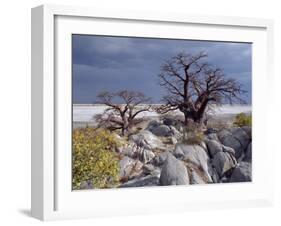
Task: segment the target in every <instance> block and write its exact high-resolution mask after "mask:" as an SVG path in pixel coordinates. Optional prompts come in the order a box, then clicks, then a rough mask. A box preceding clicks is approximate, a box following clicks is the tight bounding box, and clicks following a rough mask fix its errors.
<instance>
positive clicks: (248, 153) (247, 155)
mask: <svg viewBox="0 0 281 226" xmlns="http://www.w3.org/2000/svg"><path fill="white" fill-rule="evenodd" d="M243 161H245V162H252V143H250V144H249V145H248V147H247V150H246V151H245V156H244V158H243Z"/></svg>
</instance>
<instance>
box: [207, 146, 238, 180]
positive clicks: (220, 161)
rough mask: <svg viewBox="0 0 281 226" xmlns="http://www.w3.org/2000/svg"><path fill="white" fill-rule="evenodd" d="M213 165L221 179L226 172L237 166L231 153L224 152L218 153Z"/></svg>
mask: <svg viewBox="0 0 281 226" xmlns="http://www.w3.org/2000/svg"><path fill="white" fill-rule="evenodd" d="M212 163H213V166H214V168H215V169H216V172H217V173H218V175H219V177H220V178H222V177H223V176H224V175H225V173H226V172H228V171H229V170H231V169H232V168H234V167H235V166H236V164H237V163H236V160H235V158H233V157H232V156H231V155H230V154H229V153H227V152H223V151H221V152H218V153H217V154H216V155H215V156H214V158H213V160H212Z"/></svg>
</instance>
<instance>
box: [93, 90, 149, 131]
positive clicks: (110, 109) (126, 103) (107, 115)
mask: <svg viewBox="0 0 281 226" xmlns="http://www.w3.org/2000/svg"><path fill="white" fill-rule="evenodd" d="M97 97H98V101H97V103H99V104H104V105H106V106H107V108H106V109H105V111H104V112H103V114H97V115H96V116H95V119H96V120H97V122H98V125H99V126H100V127H105V128H107V129H109V130H111V131H113V130H120V131H121V135H122V136H124V135H126V134H128V133H129V132H130V130H131V129H132V127H133V126H135V125H137V124H139V123H141V122H142V121H143V118H142V117H137V116H139V114H140V113H141V112H146V111H150V110H151V105H150V104H149V103H150V98H148V97H146V96H145V95H144V94H143V93H141V92H135V91H127V90H123V91H119V92H116V93H110V92H102V93H100V94H99V95H98V96H97Z"/></svg>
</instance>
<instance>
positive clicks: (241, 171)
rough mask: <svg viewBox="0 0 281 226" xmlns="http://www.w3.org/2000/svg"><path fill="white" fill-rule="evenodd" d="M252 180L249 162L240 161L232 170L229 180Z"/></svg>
mask: <svg viewBox="0 0 281 226" xmlns="http://www.w3.org/2000/svg"><path fill="white" fill-rule="evenodd" d="M249 181H252V165H251V163H249V162H240V163H239V164H238V165H237V167H236V168H235V169H234V170H233V173H232V175H231V178H230V182H249Z"/></svg>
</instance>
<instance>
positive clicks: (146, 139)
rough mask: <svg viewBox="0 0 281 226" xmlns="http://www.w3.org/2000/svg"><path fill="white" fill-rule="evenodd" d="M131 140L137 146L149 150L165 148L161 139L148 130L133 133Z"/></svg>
mask: <svg viewBox="0 0 281 226" xmlns="http://www.w3.org/2000/svg"><path fill="white" fill-rule="evenodd" d="M129 140H130V141H132V142H134V143H135V144H136V145H137V146H139V147H143V148H146V149H148V150H151V149H155V148H159V149H161V148H162V149H163V148H165V147H164V145H163V143H162V142H161V140H160V139H159V138H158V137H157V136H155V135H154V134H152V133H151V132H150V131H148V130H143V131H141V132H139V133H138V134H134V135H131V136H130V137H129Z"/></svg>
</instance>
